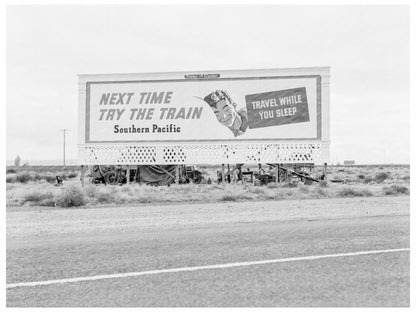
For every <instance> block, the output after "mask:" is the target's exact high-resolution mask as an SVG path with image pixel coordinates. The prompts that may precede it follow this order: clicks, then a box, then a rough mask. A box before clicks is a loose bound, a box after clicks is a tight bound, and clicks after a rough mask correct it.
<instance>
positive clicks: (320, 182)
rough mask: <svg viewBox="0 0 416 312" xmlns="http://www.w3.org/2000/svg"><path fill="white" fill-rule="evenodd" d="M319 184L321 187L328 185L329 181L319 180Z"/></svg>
mask: <svg viewBox="0 0 416 312" xmlns="http://www.w3.org/2000/svg"><path fill="white" fill-rule="evenodd" d="M319 186H320V187H328V182H327V181H319Z"/></svg>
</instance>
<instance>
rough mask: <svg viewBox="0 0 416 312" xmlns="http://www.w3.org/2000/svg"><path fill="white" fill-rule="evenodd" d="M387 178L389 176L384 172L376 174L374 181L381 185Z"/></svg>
mask: <svg viewBox="0 0 416 312" xmlns="http://www.w3.org/2000/svg"><path fill="white" fill-rule="evenodd" d="M388 177H389V175H388V174H387V173H385V172H379V173H377V174H376V177H375V180H376V182H377V183H382V182H384V180H386V179H387V178H388Z"/></svg>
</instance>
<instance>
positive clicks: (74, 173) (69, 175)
mask: <svg viewBox="0 0 416 312" xmlns="http://www.w3.org/2000/svg"><path fill="white" fill-rule="evenodd" d="M77 176H78V173H76V172H71V173H69V174H68V178H69V179H73V178H76V177H77Z"/></svg>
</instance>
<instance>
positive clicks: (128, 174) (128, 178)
mask: <svg viewBox="0 0 416 312" xmlns="http://www.w3.org/2000/svg"><path fill="white" fill-rule="evenodd" d="M126 178H127V184H130V165H127V177H126Z"/></svg>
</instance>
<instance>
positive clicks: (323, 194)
mask: <svg viewBox="0 0 416 312" xmlns="http://www.w3.org/2000/svg"><path fill="white" fill-rule="evenodd" d="M315 193H316V194H317V195H318V197H328V192H327V191H326V190H324V189H322V188H316V189H315Z"/></svg>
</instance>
